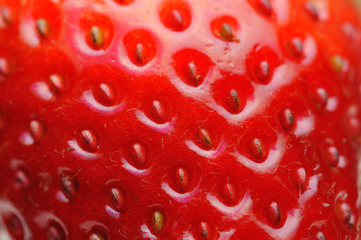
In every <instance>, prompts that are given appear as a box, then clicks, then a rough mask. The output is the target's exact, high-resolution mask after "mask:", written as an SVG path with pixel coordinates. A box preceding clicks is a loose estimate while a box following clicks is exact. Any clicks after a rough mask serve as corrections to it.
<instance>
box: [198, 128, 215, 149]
mask: <svg viewBox="0 0 361 240" xmlns="http://www.w3.org/2000/svg"><path fill="white" fill-rule="evenodd" d="M197 140H198V142H199V144H201V145H202V147H204V148H206V149H209V148H211V147H212V140H211V135H210V134H209V132H208V131H207V130H205V129H204V128H200V129H198V131H197Z"/></svg>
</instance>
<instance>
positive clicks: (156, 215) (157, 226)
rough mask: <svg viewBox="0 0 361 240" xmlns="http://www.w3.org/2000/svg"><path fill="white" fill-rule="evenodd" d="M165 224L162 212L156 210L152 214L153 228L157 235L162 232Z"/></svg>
mask: <svg viewBox="0 0 361 240" xmlns="http://www.w3.org/2000/svg"><path fill="white" fill-rule="evenodd" d="M163 224H164V215H163V213H161V212H160V211H158V210H156V211H154V212H153V214H152V226H153V231H154V232H155V233H160V231H162V228H163Z"/></svg>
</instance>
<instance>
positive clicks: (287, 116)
mask: <svg viewBox="0 0 361 240" xmlns="http://www.w3.org/2000/svg"><path fill="white" fill-rule="evenodd" d="M279 121H280V123H281V125H282V128H283V129H284V130H285V131H290V130H292V128H293V126H294V124H295V116H294V114H293V113H292V111H291V110H290V109H285V110H283V111H281V113H280V115H279Z"/></svg>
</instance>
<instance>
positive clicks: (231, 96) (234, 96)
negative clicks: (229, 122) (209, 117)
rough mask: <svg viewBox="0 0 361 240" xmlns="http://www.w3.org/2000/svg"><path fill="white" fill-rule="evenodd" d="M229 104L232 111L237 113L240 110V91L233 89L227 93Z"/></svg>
mask: <svg viewBox="0 0 361 240" xmlns="http://www.w3.org/2000/svg"><path fill="white" fill-rule="evenodd" d="M227 105H228V107H229V109H230V110H231V111H232V113H237V112H239V110H240V100H239V95H238V92H237V91H236V90H234V89H231V90H230V91H229V92H228V94H227Z"/></svg>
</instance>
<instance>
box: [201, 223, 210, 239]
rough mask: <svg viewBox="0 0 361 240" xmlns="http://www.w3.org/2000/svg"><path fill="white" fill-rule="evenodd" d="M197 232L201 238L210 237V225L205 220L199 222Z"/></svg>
mask: <svg viewBox="0 0 361 240" xmlns="http://www.w3.org/2000/svg"><path fill="white" fill-rule="evenodd" d="M198 232H199V235H200V236H201V238H202V239H210V238H211V226H209V224H208V223H206V222H201V223H200V224H199V227H198Z"/></svg>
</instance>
